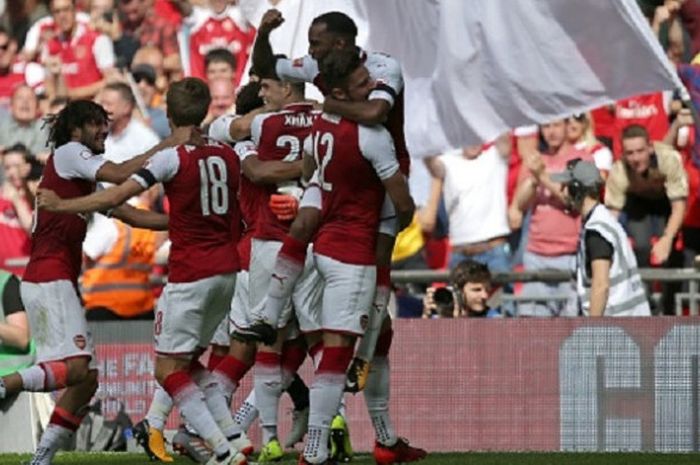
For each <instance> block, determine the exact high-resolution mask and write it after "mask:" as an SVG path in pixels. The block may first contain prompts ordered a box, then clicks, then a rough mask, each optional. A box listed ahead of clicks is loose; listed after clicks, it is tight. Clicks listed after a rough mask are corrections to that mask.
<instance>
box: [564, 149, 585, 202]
mask: <svg viewBox="0 0 700 465" xmlns="http://www.w3.org/2000/svg"><path fill="white" fill-rule="evenodd" d="M581 161H583V160H581V159H580V158H574V159H572V160H569V161H568V162H566V170H567V171H569V172H573V171H574V168H576V165H578V164H579V163H580V162H581ZM566 187H567V189H568V190H569V197H571V203H572V204H574V205H579V204H580V203H581V202H583V198H584V197H585V196H586V187H585V186H584V185H583V184H581V181H579V180H578V179H576V178H573V179H572V180H571V181H569V182H567V183H566Z"/></svg>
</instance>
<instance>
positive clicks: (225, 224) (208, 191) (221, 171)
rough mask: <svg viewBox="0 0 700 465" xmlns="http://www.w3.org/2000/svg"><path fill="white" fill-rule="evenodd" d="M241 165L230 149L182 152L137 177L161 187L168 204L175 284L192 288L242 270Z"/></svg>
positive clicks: (159, 157) (154, 161) (213, 145)
mask: <svg viewBox="0 0 700 465" xmlns="http://www.w3.org/2000/svg"><path fill="white" fill-rule="evenodd" d="M239 173H240V163H239V162H238V157H236V154H235V153H234V152H233V149H231V147H229V146H227V145H224V144H219V143H217V142H213V141H210V142H209V143H208V144H207V145H203V146H201V147H194V146H189V145H184V146H179V147H177V148H176V149H166V150H162V151H160V152H158V153H157V154H155V155H154V156H153V157H152V158H151V159H150V160H149V162H148V163H147V164H146V166H145V168H143V169H142V170H140V171H139V172H138V173H136V174H134V175H133V179H135V180H136V181H138V182H139V183H141V184H142V185H144V186H150V185H153V184H155V183H156V182H162V183H163V185H164V187H165V195H166V196H167V197H168V199H169V201H170V222H169V225H168V231H169V233H170V240H171V242H172V245H171V248H170V258H169V261H168V267H169V273H170V274H169V276H168V280H169V281H171V282H192V281H197V280H200V279H203V278H208V277H211V276H215V275H219V274H226V273H234V272H236V271H238V270H239V269H240V265H239V259H238V251H237V250H236V248H237V244H238V240H239V239H240V219H241V216H240V210H239V206H238V197H237V195H238V176H239Z"/></svg>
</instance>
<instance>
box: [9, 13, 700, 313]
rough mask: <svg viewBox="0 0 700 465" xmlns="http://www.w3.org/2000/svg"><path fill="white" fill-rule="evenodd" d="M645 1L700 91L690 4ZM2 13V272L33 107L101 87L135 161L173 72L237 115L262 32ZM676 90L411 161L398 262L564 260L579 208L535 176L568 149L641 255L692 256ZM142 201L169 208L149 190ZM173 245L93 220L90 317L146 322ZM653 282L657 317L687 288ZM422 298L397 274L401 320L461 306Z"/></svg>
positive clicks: (509, 265)
mask: <svg viewBox="0 0 700 465" xmlns="http://www.w3.org/2000/svg"><path fill="white" fill-rule="evenodd" d="M280 1H285V0H276V1H273V0H268V3H269V7H274V6H275V5H276V4H277V3H279V2H280ZM640 7H641V8H642V11H643V12H644V13H645V15H646V16H647V17H648V19H649V24H650V27H651V28H652V29H653V31H654V32H655V33H656V35H657V36H658V38H659V40H660V42H661V44H662V45H663V47H664V49H665V50H666V51H667V55H668V57H669V59H670V60H671V61H672V62H673V63H674V64H675V65H676V66H677V69H678V72H679V74H680V76H681V78H682V79H683V81H684V83H685V85H686V86H687V88H688V90H689V91H690V96H691V97H693V101H698V102H700V98H697V99H696V97H698V96H700V55H699V52H700V2H698V1H697V0H666V1H661V0H655V1H654V0H646V1H641V0H640ZM0 9H1V10H2V12H1V16H0V152H1V153H2V164H1V167H0V183H1V187H0V267H1V268H4V269H7V270H9V271H12V272H14V273H17V274H18V275H19V276H21V275H22V271H23V266H24V264H25V262H26V257H27V255H28V253H29V247H30V241H31V223H32V206H33V194H34V192H35V189H36V185H37V183H38V180H39V178H40V176H41V172H42V167H43V166H44V164H45V163H46V161H47V158H48V156H49V154H50V148H49V147H47V144H46V139H47V127H46V125H45V123H44V117H45V116H47V115H50V114H53V113H56V112H57V111H59V110H60V109H61V108H62V107H63V105H65V104H66V102H68V101H69V100H71V99H80V98H89V99H95V100H96V101H97V102H99V103H100V104H101V105H103V106H104V107H105V109H106V110H107V111H108V112H109V113H110V115H111V127H110V132H109V136H108V138H107V142H106V152H105V156H106V158H108V159H110V160H114V161H123V160H124V159H127V158H130V157H133V156H136V155H139V154H141V153H143V152H145V151H146V150H148V149H150V148H151V147H152V146H153V145H155V144H156V143H157V142H158V141H159V140H160V139H162V138H164V137H166V136H167V134H168V133H169V128H168V123H167V118H166V108H165V101H164V98H163V97H164V95H165V92H166V90H167V88H168V85H169V83H171V82H173V81H175V80H178V79H180V78H182V77H184V76H196V77H200V78H202V79H204V80H205V81H206V82H207V83H208V85H209V88H210V91H211V94H212V103H211V107H210V111H209V115H208V116H207V119H206V121H205V123H208V122H211V121H212V120H213V119H214V118H216V117H218V116H220V115H222V114H225V113H229V112H233V111H234V110H235V108H234V102H235V97H236V89H237V88H238V87H239V85H240V84H241V82H242V81H245V80H246V79H247V75H246V67H247V62H248V58H249V55H250V52H251V48H252V45H253V42H254V40H255V33H256V30H255V25H253V24H250V23H248V22H247V21H246V20H245V19H244V16H243V14H242V13H241V11H240V9H239V7H238V6H237V5H236V1H235V0H234V1H231V0H92V1H90V0H26V1H16V0H5V1H4V2H0ZM620 66H624V63H621V64H620ZM681 97H682V96H681V95H678V94H674V93H672V92H659V93H653V94H647V95H637V96H633V97H630V98H627V99H624V100H621V101H617V102H610V103H609V104H608V105H606V106H603V107H600V108H596V109H593V110H592V111H590V112H588V113H581V114H572V115H570V116H569V117H568V118H565V119H562V120H558V121H551V122H547V124H542V125H540V126H532V127H521V128H516V129H514V130H513V131H512V132H510V133H508V134H504V135H503V136H502V137H500V138H498V139H497V140H495V141H491V142H489V143H486V144H483V145H479V146H471V147H464V148H460V149H455V150H452V151H449V152H447V153H443V154H435V156H433V157H428V158H426V159H423V160H415V161H414V163H413V167H412V173H411V178H410V183H411V188H412V193H413V196H414V198H415V200H416V203H417V205H418V206H419V209H418V210H417V213H416V216H415V219H414V222H413V224H412V225H411V227H410V228H409V229H408V230H406V231H404V232H403V233H402V234H401V236H400V238H399V241H398V243H397V246H396V249H395V250H394V257H393V258H394V268H395V269H397V270H415V269H418V270H421V269H423V270H427V269H436V270H444V269H453V268H455V267H456V265H457V264H458V263H460V262H462V261H463V260H464V259H471V260H473V261H474V262H478V263H483V264H485V265H486V266H487V267H488V269H489V270H490V272H491V273H499V272H508V271H512V270H521V269H524V270H529V271H537V270H543V269H562V270H566V269H572V268H573V266H574V264H573V261H575V255H576V247H577V243H578V239H579V231H580V224H581V219H580V218H579V217H578V216H577V215H576V214H574V213H573V212H571V211H570V209H569V208H568V206H567V204H566V201H565V199H563V198H562V197H561V192H560V189H559V187H558V186H556V185H553V184H552V183H551V182H550V181H549V180H548V177H547V173H551V172H556V171H561V170H562V169H563V168H565V167H566V165H567V162H569V161H570V160H573V159H576V158H581V159H588V160H591V161H594V162H595V164H596V166H597V167H598V169H599V170H600V172H601V174H602V175H603V177H604V178H605V179H606V186H605V193H604V196H603V198H602V199H601V200H602V201H604V202H605V204H606V205H608V206H609V207H610V208H612V209H613V210H615V211H616V212H619V218H620V221H621V222H622V223H623V225H624V226H625V228H626V230H627V232H628V234H629V236H630V241H631V242H632V245H633V247H634V250H635V253H636V255H637V261H638V264H639V267H641V268H645V267H669V268H682V267H692V266H693V265H694V260H695V257H696V256H697V255H698V254H700V205H699V204H698V193H699V188H700V172H699V171H698V169H699V168H698V166H700V158H698V156H699V155H700V150H695V148H696V143H700V141H696V131H695V124H694V119H693V114H692V111H691V109H692V103H690V102H688V101H686V102H683V101H682V98H681ZM407 117H409V116H408V115H407ZM138 206H139V207H141V208H148V209H153V210H157V211H165V212H167V209H168V205H167V199H165V198H164V197H163V195H162V192H161V191H160V190H158V188H154V189H153V190H151V191H149V192H147V193H146V194H145V195H143V196H142V197H141V198H140V199H139V200H138ZM167 249H168V241H167V235H166V234H162V233H154V232H151V231H145V230H139V229H134V228H131V227H129V226H126V225H124V224H122V223H120V222H119V221H117V220H114V219H110V218H107V217H104V216H101V215H95V217H94V218H93V220H92V223H91V226H90V229H89V232H88V237H87V238H86V240H85V243H84V247H83V250H84V258H85V262H84V263H85V266H84V273H83V276H82V279H81V292H82V295H83V299H84V301H85V306H86V308H87V309H88V310H89V312H88V318H89V319H105V318H107V319H111V318H151V317H152V309H153V305H154V299H155V297H156V296H157V295H158V287H159V285H158V284H157V283H158V282H160V281H161V279H160V278H162V277H164V276H167V269H166V268H165V265H164V263H165V262H166V260H165V257H167ZM484 279H485V278H484ZM154 283H155V284H154ZM487 287H488V286H487ZM426 291H427V292H426ZM486 291H487V293H489V294H490V292H491V290H490V289H487V290H486ZM501 291H502V292H505V293H516V294H519V295H531V296H533V298H534V299H535V300H533V301H531V302H526V303H521V304H519V305H517V306H511V305H508V304H506V305H503V306H502V308H501V312H500V313H499V312H494V314H497V315H518V316H575V315H576V314H577V312H576V310H575V305H573V304H572V303H571V299H572V298H573V297H574V294H575V293H574V291H573V287H572V285H571V284H570V283H559V284H544V283H528V284H525V285H523V286H513V285H507V286H504V287H503V289H502V290H501ZM648 291H649V295H654V296H656V297H655V298H654V299H653V300H652V303H653V308H654V313H656V314H674V313H675V312H676V306H675V298H674V295H675V294H676V293H678V292H682V291H683V288H682V286H681V285H674V286H670V285H667V286H661V285H655V284H654V283H651V284H650V285H649V288H648ZM434 294H435V292H434V289H433V288H432V287H431V288H430V289H426V286H419V285H406V286H401V287H400V288H399V289H397V297H398V299H397V301H398V306H397V309H398V310H397V312H398V314H399V316H414V317H420V316H423V317H439V316H457V315H459V314H460V312H459V311H451V310H452V307H447V310H446V311H443V310H440V309H439V308H438V307H439V306H438V305H436V303H435V302H434V299H433V296H434ZM543 297H546V298H547V299H546V300H545V301H541V300H540V301H537V300H536V299H537V298H540V299H542V298H543ZM489 315H491V313H489Z"/></svg>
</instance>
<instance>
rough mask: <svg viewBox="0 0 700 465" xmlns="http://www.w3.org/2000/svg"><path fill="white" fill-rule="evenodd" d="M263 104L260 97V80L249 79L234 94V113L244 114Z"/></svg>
mask: <svg viewBox="0 0 700 465" xmlns="http://www.w3.org/2000/svg"><path fill="white" fill-rule="evenodd" d="M263 105H265V102H263V99H262V98H261V97H260V82H258V81H251V82H249V83H248V84H246V85H244V86H243V87H241V88H240V90H239V91H238V95H236V114H237V115H245V114H248V113H250V112H251V111H253V110H255V109H256V108H260V107H261V106H263Z"/></svg>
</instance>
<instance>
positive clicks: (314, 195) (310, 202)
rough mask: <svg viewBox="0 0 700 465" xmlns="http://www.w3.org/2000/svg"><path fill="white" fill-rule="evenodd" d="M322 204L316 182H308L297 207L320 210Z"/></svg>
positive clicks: (319, 189)
mask: <svg viewBox="0 0 700 465" xmlns="http://www.w3.org/2000/svg"><path fill="white" fill-rule="evenodd" d="M322 205H323V200H322V197H321V188H320V187H318V185H316V184H310V185H309V186H308V187H307V188H306V189H304V194H302V196H301V200H299V208H315V209H316V210H320V209H321V206H322Z"/></svg>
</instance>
